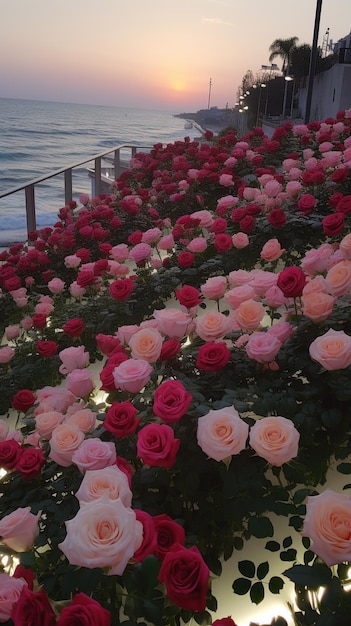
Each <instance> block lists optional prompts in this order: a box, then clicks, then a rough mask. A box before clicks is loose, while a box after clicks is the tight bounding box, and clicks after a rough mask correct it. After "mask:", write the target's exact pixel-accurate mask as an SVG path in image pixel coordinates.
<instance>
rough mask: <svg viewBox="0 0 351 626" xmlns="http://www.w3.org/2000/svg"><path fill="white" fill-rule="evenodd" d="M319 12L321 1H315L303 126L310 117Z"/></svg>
mask: <svg viewBox="0 0 351 626" xmlns="http://www.w3.org/2000/svg"><path fill="white" fill-rule="evenodd" d="M321 11H322V0H317V6H316V15H315V18H314V30H313V43H312V50H311V59H310V70H309V73H308V87H307V96H306V109H305V124H308V122H309V121H310V115H311V104H312V93H313V82H314V76H315V73H316V64H317V50H318V33H319V23H320V19H321Z"/></svg>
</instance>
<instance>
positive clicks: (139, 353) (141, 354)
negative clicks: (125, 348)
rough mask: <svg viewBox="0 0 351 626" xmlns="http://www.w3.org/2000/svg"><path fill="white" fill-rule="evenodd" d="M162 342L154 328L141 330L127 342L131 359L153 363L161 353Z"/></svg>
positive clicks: (160, 336) (159, 334)
mask: <svg viewBox="0 0 351 626" xmlns="http://www.w3.org/2000/svg"><path fill="white" fill-rule="evenodd" d="M162 341H163V338H162V335H161V333H160V332H159V331H158V330H157V329H156V328H141V329H140V330H138V331H137V332H136V333H135V334H134V335H132V337H131V338H130V340H129V347H130V349H131V353H132V358H133V359H142V360H143V361H147V362H148V363H155V361H157V360H158V358H159V356H160V353H161V349H162Z"/></svg>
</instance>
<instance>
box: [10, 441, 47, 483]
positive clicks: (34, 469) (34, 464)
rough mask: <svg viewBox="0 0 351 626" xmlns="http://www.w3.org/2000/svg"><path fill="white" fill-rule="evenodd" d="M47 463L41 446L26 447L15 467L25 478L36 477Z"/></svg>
mask: <svg viewBox="0 0 351 626" xmlns="http://www.w3.org/2000/svg"><path fill="white" fill-rule="evenodd" d="M44 463H45V456H44V454H43V453H42V451H41V450H40V448H24V450H23V452H22V454H21V456H20V458H19V460H18V462H17V463H16V467H15V469H16V470H17V471H18V472H19V473H20V474H21V475H22V478H24V479H25V480H32V479H33V478H35V477H36V476H37V475H38V474H39V472H40V470H41V468H42V466H43V465H44Z"/></svg>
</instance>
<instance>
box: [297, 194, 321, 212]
mask: <svg viewBox="0 0 351 626" xmlns="http://www.w3.org/2000/svg"><path fill="white" fill-rule="evenodd" d="M316 202H317V200H316V198H315V197H314V196H313V195H312V194H311V193H304V194H303V195H302V196H301V197H300V198H299V200H298V203H297V208H298V209H299V211H301V213H302V214H303V215H309V214H310V213H311V211H312V210H313V209H314V207H315V206H316Z"/></svg>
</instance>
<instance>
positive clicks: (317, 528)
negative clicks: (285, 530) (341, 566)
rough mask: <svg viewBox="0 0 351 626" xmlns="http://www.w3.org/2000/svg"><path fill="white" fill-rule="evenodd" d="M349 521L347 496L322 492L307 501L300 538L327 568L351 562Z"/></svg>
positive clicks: (349, 501) (350, 512)
mask: <svg viewBox="0 0 351 626" xmlns="http://www.w3.org/2000/svg"><path fill="white" fill-rule="evenodd" d="M350 518H351V498H350V495H349V494H346V493H336V492H334V491H332V490H331V489H326V490H325V491H324V492H323V493H321V494H319V495H317V496H308V498H307V504H306V516H305V521H304V525H303V531H302V535H303V536H305V537H309V538H310V539H311V542H312V543H311V550H313V552H315V553H316V554H318V556H319V557H321V558H322V559H323V561H325V563H326V564H327V565H328V567H331V566H332V565H336V564H338V563H343V562H345V561H346V562H347V561H350V560H351V542H350Z"/></svg>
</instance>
